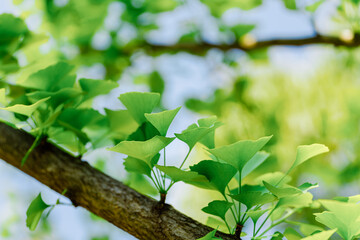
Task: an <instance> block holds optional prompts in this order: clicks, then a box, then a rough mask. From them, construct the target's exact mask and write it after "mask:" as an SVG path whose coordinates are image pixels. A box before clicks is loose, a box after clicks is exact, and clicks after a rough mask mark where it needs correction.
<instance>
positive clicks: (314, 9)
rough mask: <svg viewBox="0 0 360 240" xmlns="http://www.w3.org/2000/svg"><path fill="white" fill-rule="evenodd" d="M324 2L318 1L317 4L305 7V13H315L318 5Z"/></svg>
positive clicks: (323, 0)
mask: <svg viewBox="0 0 360 240" xmlns="http://www.w3.org/2000/svg"><path fill="white" fill-rule="evenodd" d="M324 2H325V0H319V1H317V2H315V3H313V4H311V5H309V6H306V8H305V9H306V11H309V12H312V13H313V12H315V11H316V10H317V9H318V8H319V7H320V5H321V4H323V3H324Z"/></svg>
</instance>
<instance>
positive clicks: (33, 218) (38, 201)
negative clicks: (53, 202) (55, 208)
mask: <svg viewBox="0 0 360 240" xmlns="http://www.w3.org/2000/svg"><path fill="white" fill-rule="evenodd" d="M48 207H50V205H48V204H46V203H45V202H44V201H43V200H42V198H41V193H39V195H38V196H37V197H36V198H35V199H34V200H32V202H31V203H30V206H29V207H28V209H27V211H26V226H27V227H28V228H29V229H30V230H31V231H34V230H35V228H36V226H37V225H38V223H39V221H40V218H41V215H42V213H43V212H44V211H45V209H47V208H48Z"/></svg>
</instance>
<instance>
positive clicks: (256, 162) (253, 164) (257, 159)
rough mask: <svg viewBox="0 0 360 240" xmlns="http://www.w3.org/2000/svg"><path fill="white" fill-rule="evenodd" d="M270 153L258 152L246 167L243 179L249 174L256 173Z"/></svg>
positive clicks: (242, 175)
mask: <svg viewBox="0 0 360 240" xmlns="http://www.w3.org/2000/svg"><path fill="white" fill-rule="evenodd" d="M269 156H270V154H269V153H267V152H264V151H260V152H257V153H256V154H255V155H254V156H253V157H252V158H251V159H250V160H249V161H248V162H247V163H246V164H245V166H244V168H243V169H242V171H241V179H243V178H244V177H246V176H247V175H248V174H249V173H251V172H252V171H254V170H255V169H256V168H257V167H258V166H260V165H261V164H262V163H263V162H264V161H265V160H266V159H267V158H268V157H269Z"/></svg>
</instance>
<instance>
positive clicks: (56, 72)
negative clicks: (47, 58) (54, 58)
mask: <svg viewBox="0 0 360 240" xmlns="http://www.w3.org/2000/svg"><path fill="white" fill-rule="evenodd" d="M72 69H73V66H71V65H69V64H67V63H65V62H58V63H56V64H54V65H51V66H49V67H47V68H45V69H42V70H39V71H38V72H36V73H34V74H32V75H30V77H28V78H27V79H25V80H23V81H19V82H18V83H17V84H18V85H20V86H23V87H27V88H33V89H38V90H43V91H48V92H54V91H58V90H61V89H63V88H71V87H73V86H74V84H75V79H76V77H75V76H74V75H69V74H70V72H71V71H72Z"/></svg>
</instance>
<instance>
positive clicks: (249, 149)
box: [208, 136, 272, 172]
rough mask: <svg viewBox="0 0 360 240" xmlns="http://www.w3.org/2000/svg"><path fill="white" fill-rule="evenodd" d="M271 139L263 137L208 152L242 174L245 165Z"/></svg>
mask: <svg viewBox="0 0 360 240" xmlns="http://www.w3.org/2000/svg"><path fill="white" fill-rule="evenodd" d="M271 137H272V136H269V137H263V138H260V139H258V140H255V141H251V140H243V141H239V142H236V143H233V144H231V145H227V146H223V147H219V148H214V149H209V150H208V151H209V152H210V153H212V154H213V155H215V156H216V157H218V158H220V159H222V160H224V161H225V162H227V163H229V164H231V165H232V166H234V167H235V168H236V169H237V170H238V171H240V172H241V171H242V169H243V168H244V166H245V164H246V163H247V162H248V161H249V160H250V159H251V158H252V157H253V156H254V155H255V154H256V153H257V152H258V151H259V150H260V149H261V148H263V147H264V146H265V144H266V143H267V142H268V141H269V140H270V139H271Z"/></svg>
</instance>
